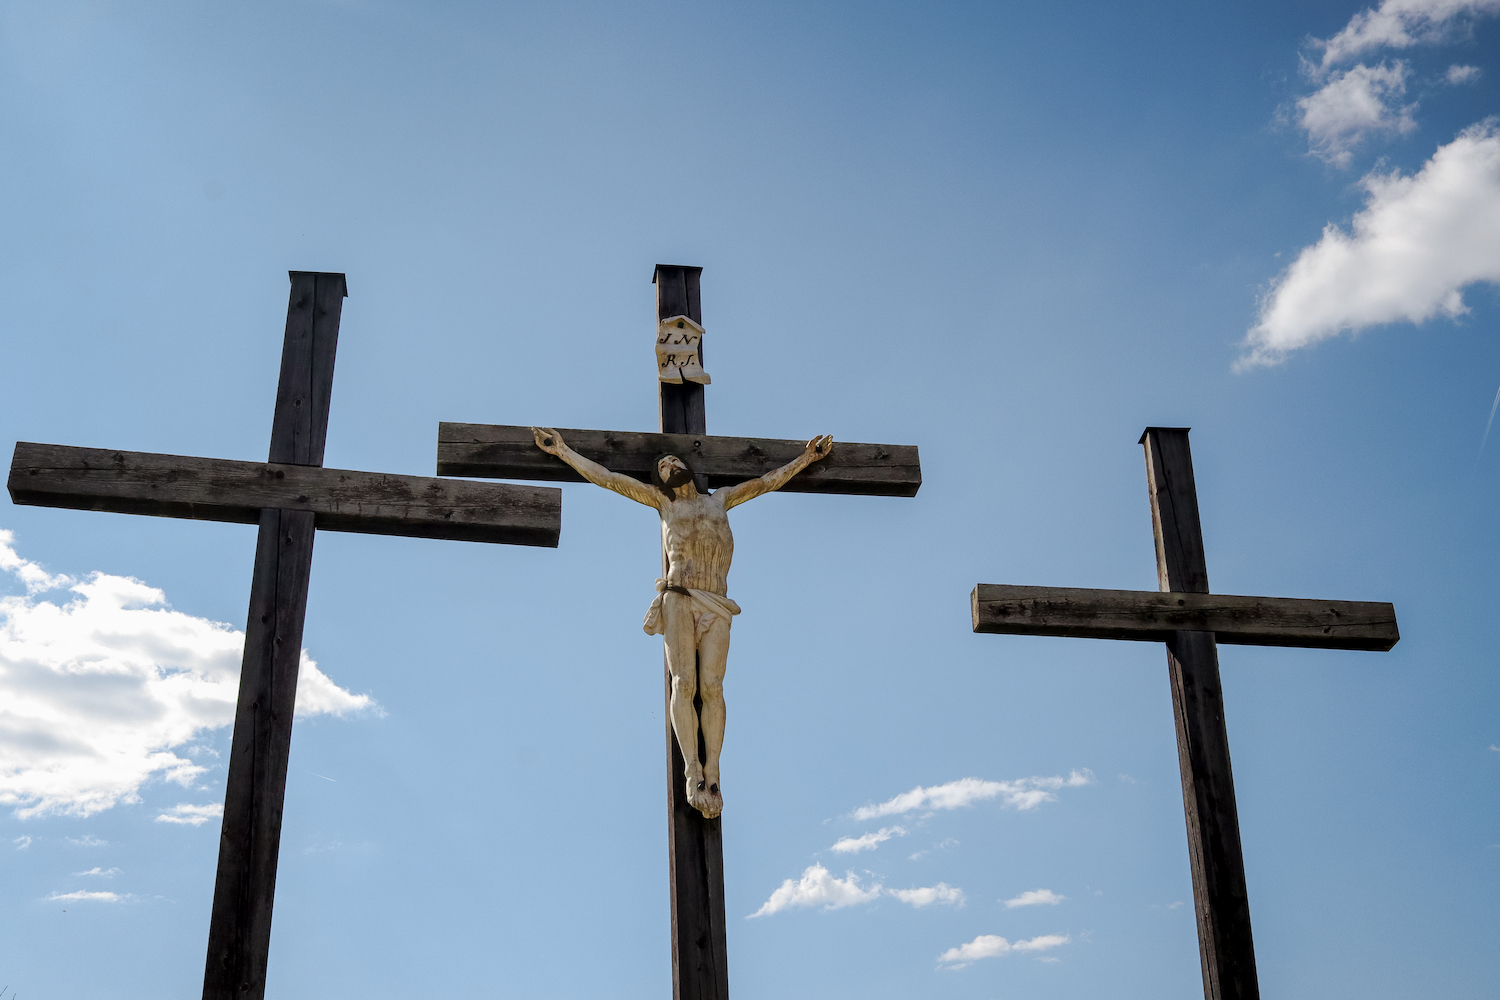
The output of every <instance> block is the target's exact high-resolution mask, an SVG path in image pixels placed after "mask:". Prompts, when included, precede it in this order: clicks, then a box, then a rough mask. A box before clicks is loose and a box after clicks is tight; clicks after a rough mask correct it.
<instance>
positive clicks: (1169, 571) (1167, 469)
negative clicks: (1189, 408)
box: [1139, 427, 1208, 594]
mask: <svg viewBox="0 0 1500 1000" xmlns="http://www.w3.org/2000/svg"><path fill="white" fill-rule="evenodd" d="M1139 444H1140V445H1141V447H1142V448H1144V449H1145V453H1146V488H1147V490H1148V491H1149V492H1150V495H1151V528H1152V533H1153V534H1154V535H1155V536H1156V570H1157V576H1158V577H1159V579H1160V583H1161V589H1162V590H1164V591H1172V592H1174V593H1189V594H1206V593H1208V560H1207V558H1206V557H1205V555H1204V552H1203V527H1202V525H1201V523H1200V522H1199V519H1198V486H1197V483H1196V482H1195V481H1194V479H1193V456H1192V452H1191V451H1190V450H1189V448H1188V428H1186V427H1147V428H1146V430H1145V432H1144V433H1142V434H1141V440H1140V442H1139Z"/></svg>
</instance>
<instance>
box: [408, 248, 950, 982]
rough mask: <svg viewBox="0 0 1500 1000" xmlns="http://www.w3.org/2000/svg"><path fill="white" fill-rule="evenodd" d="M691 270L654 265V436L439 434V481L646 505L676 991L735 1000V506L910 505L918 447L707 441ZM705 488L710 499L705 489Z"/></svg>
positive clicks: (461, 428)
mask: <svg viewBox="0 0 1500 1000" xmlns="http://www.w3.org/2000/svg"><path fill="white" fill-rule="evenodd" d="M702 270H703V269H702V268H700V267H680V266H669V265H665V264H662V265H658V266H657V268H656V272H655V274H654V275H653V277H652V281H653V282H654V283H655V284H656V312H657V337H656V354H657V372H658V379H657V385H658V392H659V400H660V404H661V431H662V432H661V433H660V434H643V433H634V432H627V431H581V430H561V431H558V430H553V429H551V428H545V427H544V428H533V427H525V426H517V427H501V426H492V425H486V424H452V423H444V424H441V425H439V428H438V462H437V471H438V474H439V475H448V476H478V477H483V478H493V479H542V480H550V481H554V482H557V481H561V482H581V481H585V480H586V481H589V482H593V483H596V484H597V485H600V486H604V487H606V488H608V489H612V490H614V491H615V492H617V493H621V494H623V495H624V496H626V497H629V498H630V499H632V500H636V501H638V502H640V503H643V504H646V505H647V506H650V507H654V508H656V510H657V511H658V513H659V514H660V515H661V521H662V550H663V551H662V578H661V579H660V580H658V581H657V582H656V589H657V592H658V593H657V597H656V600H655V601H654V602H653V603H652V605H651V609H650V610H649V611H648V612H647V616H646V631H647V632H648V633H651V634H662V635H663V638H664V640H665V641H664V645H665V647H666V682H667V767H668V771H667V789H668V793H667V794H668V803H669V805H668V834H667V836H668V851H669V856H670V860H671V899H672V995H673V997H674V998H675V1000H728V997H729V971H728V965H727V961H726V956H725V948H726V935H725V926H724V851H723V839H722V832H721V828H720V822H721V820H720V816H719V812H720V810H721V809H722V807H723V799H722V796H721V794H720V789H719V787H718V786H719V774H718V751H719V745H720V743H721V741H722V739H723V735H724V703H723V698H722V694H721V689H720V683H721V681H722V680H723V675H724V666H725V662H726V658H727V655H728V651H729V631H730V620H731V619H732V618H733V616H734V615H737V614H739V610H740V609H739V606H738V605H737V604H735V603H734V602H733V601H732V600H730V599H729V596H728V587H727V581H726V577H727V574H728V572H729V561H730V557H731V555H732V554H733V546H734V542H733V539H732V537H731V536H730V534H729V522H728V519H727V517H726V516H725V515H726V513H727V512H728V510H729V509H730V508H731V507H733V506H735V505H737V504H740V503H744V502H745V501H746V500H750V499H752V498H754V497H756V496H759V495H761V494H763V493H768V492H771V491H773V490H778V489H779V490H783V491H795V492H801V493H847V494H859V495H865V496H901V497H909V496H915V495H916V492H917V489H918V487H920V486H921V485H922V472H921V467H920V465H919V463H918V458H917V449H916V448H915V447H914V446H900V445H876V444H848V443H845V442H839V443H837V444H835V443H833V442H832V441H831V439H829V438H828V437H826V436H825V437H816V438H813V439H812V440H811V441H809V442H807V443H805V444H804V443H803V442H801V441H778V440H767V439H759V438H732V437H709V436H707V433H706V430H707V425H706V420H705V415H704V405H703V387H704V385H705V384H707V383H708V381H709V377H708V374H707V373H706V372H705V371H704V370H703V342H702V338H703V312H702V308H701V304H700V298H699V292H698V285H699V277H700V275H701V273H702ZM709 487H719V488H718V489H716V490H715V491H714V492H713V493H709V492H708V489H709Z"/></svg>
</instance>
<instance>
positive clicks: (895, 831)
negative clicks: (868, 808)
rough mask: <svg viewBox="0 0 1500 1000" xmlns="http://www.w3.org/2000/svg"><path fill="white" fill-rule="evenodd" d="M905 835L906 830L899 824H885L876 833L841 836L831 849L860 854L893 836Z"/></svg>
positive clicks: (843, 852) (840, 852) (842, 852)
mask: <svg viewBox="0 0 1500 1000" xmlns="http://www.w3.org/2000/svg"><path fill="white" fill-rule="evenodd" d="M904 836H906V830H904V829H903V828H901V827H899V826H883V827H881V828H880V829H879V830H876V831H875V832H874V833H866V834H862V835H860V836H858V837H841V838H839V840H838V841H837V842H835V843H834V845H833V847H832V848H831V850H834V851H837V852H838V853H839V854H858V853H859V852H860V851H873V850H874V849H875V848H877V847H879V846H880V845H881V844H883V843H885V842H886V841H887V840H890V839H891V838H892V837H904Z"/></svg>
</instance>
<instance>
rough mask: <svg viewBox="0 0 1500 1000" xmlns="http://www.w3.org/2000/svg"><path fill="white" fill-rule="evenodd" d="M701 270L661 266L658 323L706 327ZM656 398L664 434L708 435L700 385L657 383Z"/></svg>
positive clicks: (656, 278)
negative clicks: (678, 320)
mask: <svg viewBox="0 0 1500 1000" xmlns="http://www.w3.org/2000/svg"><path fill="white" fill-rule="evenodd" d="M702 274H703V268H701V267H683V266H681V265H678V264H658V265H656V272H655V273H654V274H652V276H651V281H652V282H653V283H654V284H655V285H656V319H657V322H661V321H662V320H664V319H669V318H671V317H673V316H686V317H687V318H688V319H690V320H692V321H693V322H694V323H697V324H698V325H699V326H702V325H703V296H702V294H701V293H700V291H699V279H700V278H701V276H702ZM698 363H699V364H706V362H704V360H703V345H702V344H701V343H700V344H699V345H698ZM656 385H657V398H658V399H659V400H660V402H661V429H662V433H664V434H707V433H708V418H707V415H706V412H705V410H704V405H703V386H701V385H699V384H698V383H697V382H680V383H678V382H661V381H658V382H657V383H656ZM698 489H700V490H707V489H708V480H707V479H703V478H700V479H699V481H698Z"/></svg>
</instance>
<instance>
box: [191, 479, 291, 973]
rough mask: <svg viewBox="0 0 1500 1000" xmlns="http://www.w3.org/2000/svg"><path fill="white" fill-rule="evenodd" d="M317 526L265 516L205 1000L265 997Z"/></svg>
mask: <svg viewBox="0 0 1500 1000" xmlns="http://www.w3.org/2000/svg"><path fill="white" fill-rule="evenodd" d="M313 520H314V515H313V514H311V513H310V512H308V511H294V510H275V509H268V510H263V511H261V512H260V516H259V523H260V535H259V538H258V539H257V541H256V546H255V575H254V577H253V579H252V582H251V584H250V613H249V615H248V620H247V623H246V626H245V652H244V659H243V661H242V665H241V668H240V693H239V702H238V705H237V707H236V709H235V715H234V736H233V737H232V741H231V744H230V751H229V773H228V775H227V777H226V780H225V791H224V821H223V824H222V826H221V829H220V833H219V866H218V876H217V878H216V879H215V880H214V898H213V909H212V911H211V915H210V918H209V934H208V957H207V960H206V962H205V967H204V974H203V1000H259V998H261V997H262V996H264V994H265V988H266V986H265V984H266V965H267V961H268V956H269V953H270V947H271V909H272V904H273V903H274V902H275V897H276V866H277V858H278V856H279V853H280V843H281V817H282V808H283V803H284V801H285V798H286V772H287V761H288V757H289V754H290V752H291V742H292V716H293V714H294V712H295V710H296V705H297V671H298V667H299V664H300V659H301V654H302V626H303V621H304V620H305V617H306V612H307V588H308V580H309V578H310V576H311V574H312V551H313V536H314V535H315V534H316V529H315V527H314V525H313Z"/></svg>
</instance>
